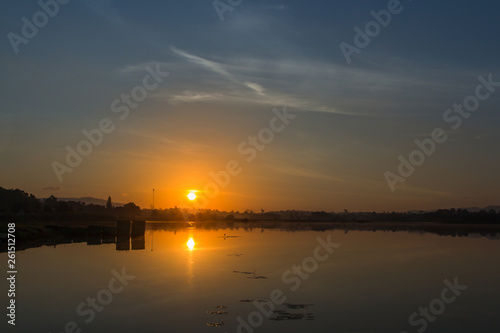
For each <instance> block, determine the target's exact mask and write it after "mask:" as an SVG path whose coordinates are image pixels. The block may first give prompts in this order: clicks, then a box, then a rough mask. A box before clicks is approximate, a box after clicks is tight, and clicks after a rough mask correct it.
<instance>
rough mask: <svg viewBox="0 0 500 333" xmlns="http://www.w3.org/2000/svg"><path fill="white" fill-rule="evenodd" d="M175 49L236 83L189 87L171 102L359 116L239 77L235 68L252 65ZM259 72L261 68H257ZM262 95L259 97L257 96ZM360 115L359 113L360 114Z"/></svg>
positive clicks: (173, 96) (185, 56) (244, 69)
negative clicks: (212, 88)
mask: <svg viewBox="0 0 500 333" xmlns="http://www.w3.org/2000/svg"><path fill="white" fill-rule="evenodd" d="M171 50H172V51H173V52H175V53H176V54H178V55H180V56H181V57H183V58H184V59H187V60H188V61H190V62H192V63H194V64H196V65H198V66H200V67H203V68H205V69H206V70H209V71H211V72H214V73H216V74H219V75H221V76H222V77H223V78H225V79H227V80H228V81H230V82H231V83H233V84H234V85H233V86H232V87H231V88H232V89H231V90H230V91H224V92H212V93H208V92H199V91H193V90H186V91H183V92H182V93H180V94H174V95H172V96H170V97H169V101H170V102H171V103H174V104H175V103H194V102H202V101H203V102H206V101H211V102H244V103H252V104H265V105H288V106H289V107H290V108H294V109H297V110H301V111H318V112H330V113H338V114H347V115H355V114H353V113H351V112H343V111H340V110H338V109H336V108H335V107H331V106H326V105H320V104H318V103H317V102H315V101H311V100H308V99H302V98H298V97H295V96H293V95H291V94H287V93H280V92H277V91H273V90H272V89H270V88H266V87H264V85H263V84H259V83H256V82H252V81H249V80H242V79H239V76H238V75H237V74H233V73H232V72H231V70H233V71H238V70H239V71H241V72H244V71H248V70H249V68H248V67H242V66H235V65H234V64H230V63H227V64H223V63H220V62H215V61H211V60H207V59H204V58H202V57H200V56H196V55H193V54H190V53H188V52H185V51H182V50H179V49H177V48H175V47H171ZM257 71H258V69H257ZM256 97H258V98H256ZM358 115H359V114H358Z"/></svg>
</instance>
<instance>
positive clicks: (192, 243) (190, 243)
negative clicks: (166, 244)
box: [186, 237, 196, 251]
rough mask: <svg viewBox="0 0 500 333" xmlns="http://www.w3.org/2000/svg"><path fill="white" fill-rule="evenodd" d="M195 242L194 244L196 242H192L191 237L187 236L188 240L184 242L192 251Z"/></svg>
mask: <svg viewBox="0 0 500 333" xmlns="http://www.w3.org/2000/svg"><path fill="white" fill-rule="evenodd" d="M195 244H196V243H195V242H194V240H193V237H191V238H189V240H188V241H187V243H186V245H187V247H188V249H189V250H190V251H193V249H194V245H195Z"/></svg>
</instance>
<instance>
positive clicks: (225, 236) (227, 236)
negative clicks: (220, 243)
mask: <svg viewBox="0 0 500 333" xmlns="http://www.w3.org/2000/svg"><path fill="white" fill-rule="evenodd" d="M238 237H241V236H231V235H226V234H224V236H219V237H217V238H224V239H226V238H238Z"/></svg>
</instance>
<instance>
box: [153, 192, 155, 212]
mask: <svg viewBox="0 0 500 333" xmlns="http://www.w3.org/2000/svg"><path fill="white" fill-rule="evenodd" d="M154 209H155V189H153V210H154Z"/></svg>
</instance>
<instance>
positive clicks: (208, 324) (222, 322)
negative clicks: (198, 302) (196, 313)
mask: <svg viewBox="0 0 500 333" xmlns="http://www.w3.org/2000/svg"><path fill="white" fill-rule="evenodd" d="M225 323H226V322H225V321H221V322H220V323H215V322H210V323H207V326H210V327H222V326H224V324H225Z"/></svg>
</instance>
